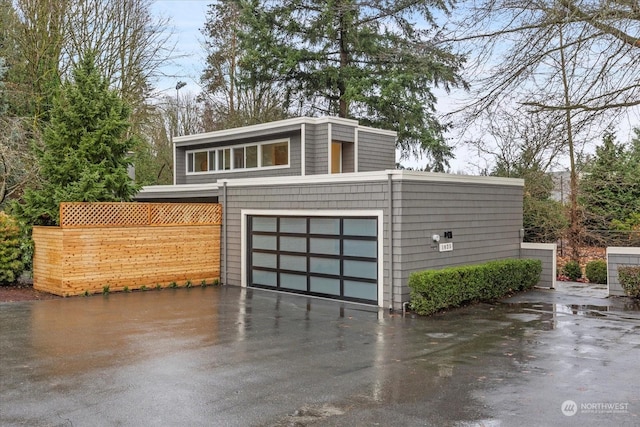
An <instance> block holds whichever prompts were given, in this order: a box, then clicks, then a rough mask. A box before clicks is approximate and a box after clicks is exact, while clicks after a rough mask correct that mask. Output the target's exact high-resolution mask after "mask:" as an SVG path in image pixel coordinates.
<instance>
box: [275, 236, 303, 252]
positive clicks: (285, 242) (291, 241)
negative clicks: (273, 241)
mask: <svg viewBox="0 0 640 427" xmlns="http://www.w3.org/2000/svg"><path fill="white" fill-rule="evenodd" d="M280 250H281V251H284V252H307V239H305V238H304V237H284V236H283V237H280Z"/></svg>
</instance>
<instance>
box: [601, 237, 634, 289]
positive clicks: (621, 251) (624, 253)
mask: <svg viewBox="0 0 640 427" xmlns="http://www.w3.org/2000/svg"><path fill="white" fill-rule="evenodd" d="M627 265H633V266H640V248H613V247H611V248H607V276H608V279H607V283H608V285H609V295H615V296H624V295H626V293H625V292H624V289H623V288H622V285H621V284H620V279H619V278H618V267H620V266H627Z"/></svg>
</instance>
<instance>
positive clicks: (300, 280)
mask: <svg viewBox="0 0 640 427" xmlns="http://www.w3.org/2000/svg"><path fill="white" fill-rule="evenodd" d="M280 287H281V288H286V289H296V290H298V291H306V290H307V276H300V275H297V274H287V273H281V274H280Z"/></svg>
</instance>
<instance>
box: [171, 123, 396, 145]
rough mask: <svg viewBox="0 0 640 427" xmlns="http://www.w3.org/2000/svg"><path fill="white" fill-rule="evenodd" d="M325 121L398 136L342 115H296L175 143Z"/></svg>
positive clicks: (178, 140) (189, 142)
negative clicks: (361, 124) (363, 124)
mask: <svg viewBox="0 0 640 427" xmlns="http://www.w3.org/2000/svg"><path fill="white" fill-rule="evenodd" d="M325 123H329V124H330V123H336V124H343V125H346V126H356V127H358V128H360V129H362V130H365V131H366V132H370V133H375V134H380V135H389V136H397V132H395V131H391V130H386V129H377V128H372V127H368V126H360V125H359V124H358V121H357V120H351V119H345V118H341V117H331V116H323V117H295V118H292V119H285V120H278V121H275V122H268V123H261V124H257V125H251V126H244V127H239V128H232V129H224V130H219V131H214V132H206V133H198V134H193V135H184V136H178V137H175V138H174V139H173V141H174V144H178V145H189V144H202V143H205V142H207V141H208V140H213V139H218V138H225V137H230V136H237V135H242V134H246V133H250V132H260V131H272V132H277V131H278V128H282V127H287V126H294V127H295V126H302V125H303V124H311V125H320V124H325Z"/></svg>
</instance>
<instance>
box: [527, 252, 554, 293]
mask: <svg viewBox="0 0 640 427" xmlns="http://www.w3.org/2000/svg"><path fill="white" fill-rule="evenodd" d="M557 251H558V245H556V244H555V243H521V244H520V258H529V259H539V260H540V261H542V274H541V275H540V282H539V283H538V286H539V287H541V288H550V289H553V288H555V287H556V277H557V276H558V275H557V271H556V257H557Z"/></svg>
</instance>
